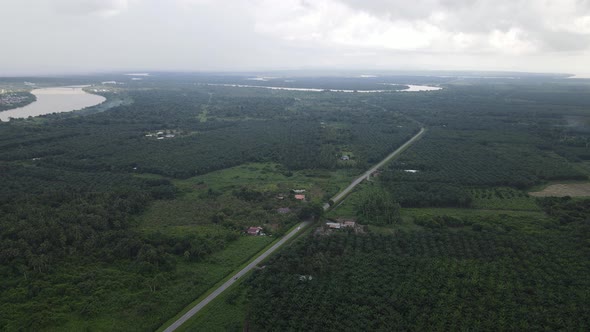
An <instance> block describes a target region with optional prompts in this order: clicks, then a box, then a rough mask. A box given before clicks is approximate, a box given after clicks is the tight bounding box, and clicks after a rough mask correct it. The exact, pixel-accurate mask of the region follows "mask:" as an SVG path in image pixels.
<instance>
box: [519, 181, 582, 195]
mask: <svg viewBox="0 0 590 332" xmlns="http://www.w3.org/2000/svg"><path fill="white" fill-rule="evenodd" d="M529 195H531V196H535V197H549V196H552V197H563V196H571V197H584V196H590V182H587V183H558V184H552V185H549V186H548V187H547V188H545V189H543V190H542V191H536V192H530V193H529Z"/></svg>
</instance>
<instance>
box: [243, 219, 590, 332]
mask: <svg viewBox="0 0 590 332" xmlns="http://www.w3.org/2000/svg"><path fill="white" fill-rule="evenodd" d="M422 223H423V224H424V226H426V227H427V228H426V229H425V230H423V231H418V232H397V233H396V235H377V234H370V235H352V234H346V233H339V234H333V235H330V236H313V237H309V238H307V239H306V240H305V241H302V242H300V243H297V244H296V245H295V247H294V248H293V249H292V250H290V251H285V252H282V253H281V254H279V255H278V256H276V257H275V258H274V259H272V260H271V262H270V263H269V264H267V266H266V268H265V269H263V270H260V271H257V272H256V273H255V274H254V276H253V277H252V278H251V279H250V280H249V282H248V284H249V285H250V291H249V304H248V308H249V311H248V316H247V318H246V321H245V324H246V325H247V326H248V327H249V328H250V329H252V330H256V331H269V330H306V331H319V330H322V331H323V330H326V331H344V330H366V329H368V330H419V331H427V330H461V329H478V330H496V329H506V330H563V329H565V330H576V329H585V327H586V326H588V324H589V323H590V315H589V312H588V310H587V305H586V303H587V302H588V300H590V299H589V298H588V293H587V292H586V291H585V289H587V288H588V287H590V284H589V282H588V280H587V278H586V277H585V275H587V273H588V272H590V264H589V263H588V260H587V259H586V255H585V254H584V253H583V252H580V251H579V249H578V247H577V243H580V242H581V241H582V240H581V239H580V240H576V237H578V235H577V234H578V231H579V230H578V228H577V226H576V227H573V225H572V228H571V229H570V228H564V227H561V226H559V223H558V222H551V223H549V224H544V225H540V224H538V220H530V221H527V222H526V224H527V225H529V226H526V227H523V225H524V224H523V221H522V220H519V219H518V218H510V220H502V217H500V218H499V217H493V218H487V219H486V220H480V221H478V222H475V223H474V222H473V221H471V220H464V219H458V218H450V217H449V218H442V217H441V218H435V219H428V220H426V219H425V220H424V221H423V222H422ZM500 225H502V226H500ZM547 226H549V227H550V229H547V228H545V227H547ZM527 227H529V228H528V230H527ZM530 227H532V228H530ZM584 239H585V241H587V239H588V238H587V233H586V237H585V238H584ZM302 276H303V277H302Z"/></svg>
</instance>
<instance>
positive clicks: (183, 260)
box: [0, 74, 590, 331]
mask: <svg viewBox="0 0 590 332" xmlns="http://www.w3.org/2000/svg"><path fill="white" fill-rule="evenodd" d="M109 79H111V78H109ZM112 79H113V80H118V81H122V80H124V79H125V78H124V77H121V76H117V75H113V77H112ZM28 80H30V79H28ZM105 80H106V79H105V78H104V77H78V78H64V79H57V78H55V79H53V78H39V80H36V82H38V83H39V84H40V85H41V86H52V85H54V84H55V85H58V84H92V85H93V86H96V87H99V88H104V89H107V88H108V89H109V90H108V91H109V92H105V93H101V94H103V95H104V96H105V97H106V98H107V102H106V103H105V104H103V105H99V106H95V107H91V108H88V109H85V110H83V111H80V112H68V113H58V114H50V115H43V116H39V117H35V118H29V119H13V120H11V121H8V122H0V280H2V281H1V282H0V306H2V308H3V309H2V310H0V330H7V331H18V330H31V331H32V330H34V331H61V330H97V331H107V330H108V331H116V330H118V331H152V330H157V329H159V328H161V327H162V326H163V325H164V324H165V323H166V322H167V321H169V320H170V319H171V318H173V317H174V316H175V315H177V314H178V313H179V312H181V311H182V310H183V309H184V308H185V307H186V306H187V305H189V304H190V303H191V302H193V301H195V300H196V299H198V298H199V297H201V296H202V295H204V294H206V293H207V292H209V291H211V289H212V287H213V286H215V285H216V284H218V283H219V282H221V281H222V280H224V278H227V277H228V276H229V275H230V274H231V273H232V272H234V271H236V270H237V269H238V268H239V267H240V266H242V265H244V264H245V263H246V262H248V260H250V259H251V258H253V257H255V256H256V255H257V254H259V253H260V252H261V251H262V250H263V249H264V248H268V247H269V246H270V245H272V244H273V243H275V241H276V239H278V238H280V237H281V236H282V235H283V234H285V233H286V232H287V231H288V230H290V229H292V228H294V227H295V226H296V225H297V223H298V222H299V221H302V220H310V219H313V218H312V217H316V218H315V220H316V221H315V223H313V224H312V225H311V226H309V227H308V228H309V230H306V231H305V232H304V234H303V235H301V236H300V237H299V238H297V239H296V240H295V241H294V242H293V243H292V244H290V245H288V246H287V247H285V248H283V249H281V252H280V253H279V254H277V255H275V256H273V257H271V258H270V259H269V260H268V261H266V262H264V266H265V267H264V268H263V269H259V270H257V271H255V272H254V273H252V274H251V275H249V276H248V278H247V280H246V281H243V282H241V283H240V284H239V285H237V286H236V287H235V288H233V289H231V290H229V291H228V293H227V294H226V295H224V296H225V299H224V300H220V301H221V302H218V303H217V304H216V303H215V302H214V303H212V305H216V306H218V307H220V308H221V309H220V310H227V312H232V313H236V314H235V315H232V317H230V318H227V317H224V316H219V319H218V320H217V321H215V320H214V319H213V318H212V320H210V321H208V322H207V324H208V325H206V326H208V327H207V330H227V329H230V330H231V329H233V330H240V329H242V328H244V327H247V328H248V329H249V330H251V331H261V330H262V331H264V330H334V331H335V330H361V329H370V330H455V329H470V328H473V329H486V330H489V329H497V328H500V329H504V330H586V329H588V323H589V320H590V315H589V312H588V309H587V306H586V305H585V303H587V302H588V300H589V299H588V289H589V286H590V285H588V281H587V278H586V277H585V276H586V275H588V273H589V272H590V266H589V265H588V262H589V261H590V260H588V258H589V256H588V255H589V254H590V252H589V249H590V247H589V245H590V242H589V235H590V234H589V233H588V231H589V229H590V228H589V227H590V225H589V222H590V215H589V214H588V211H590V209H589V207H588V204H589V202H590V201H589V200H588V199H586V198H584V197H569V196H568V195H562V196H565V197H548V198H535V197H533V196H531V195H529V192H530V191H533V190H542V189H543V188H544V187H545V186H547V185H548V184H552V183H565V184H567V183H587V181H588V176H589V175H590V148H589V145H588V144H589V143H588V142H590V113H588V112H589V110H590V99H589V98H588V95H590V94H589V93H590V85H589V84H586V83H584V82H579V83H572V82H570V81H567V80H563V79H558V78H543V77H535V78H523V79H522V80H503V79H494V80H484V81H482V80H479V79H465V78H463V79H461V78H452V79H451V78H440V77H439V78H435V77H432V78H427V77H422V76H420V77H418V76H416V77H411V76H407V77H406V76H404V77H384V78H382V79H376V78H371V79H359V78H350V77H349V78H334V77H329V78H322V77H306V78H300V79H299V80H297V81H296V82H292V83H289V82H287V81H286V80H282V81H281V82H276V81H272V80H271V81H269V82H264V83H260V82H256V83H260V84H266V85H268V86H285V87H294V88H300V87H313V88H318V89H336V90H338V89H344V90H371V89H380V88H379V87H381V88H382V87H383V82H382V80H385V81H386V82H385V83H387V87H388V89H387V90H395V89H402V90H403V88H405V87H406V86H407V84H431V85H433V84H436V85H439V86H440V87H442V88H443V89H441V90H439V91H430V92H395V91H390V92H379V93H355V92H330V91H318V92H315V91H288V90H270V89H264V88H240V87H230V86H223V85H220V84H249V83H248V81H247V78H246V77H243V76H239V75H236V76H232V75H221V76H215V75H205V74H191V75H189V74H186V75H172V74H170V75H166V74H161V75H160V76H154V77H150V78H149V79H145V80H142V81H131V80H127V81H126V83H125V84H120V85H117V86H116V87H109V86H105V85H104V84H101V82H102V81H105ZM5 83H6V84H11V85H12V86H16V87H18V83H17V80H16V79H15V80H7V82H5ZM208 83H211V84H214V85H211V84H208ZM250 83H252V82H250ZM279 83H280V84H279ZM276 84H279V85H276ZM253 85H254V84H253ZM256 85H258V84H256ZM29 102H30V101H29ZM0 110H1V109H0ZM421 128H425V130H426V132H425V134H424V135H423V137H422V138H421V139H420V140H418V141H417V142H416V143H415V144H413V145H412V146H411V147H409V148H408V149H407V150H405V151H404V152H403V153H402V154H401V155H400V156H399V157H398V158H396V159H394V160H393V161H391V162H390V163H388V164H387V165H385V166H383V167H382V168H381V169H380V170H379V171H378V172H377V173H376V174H373V176H371V177H370V180H369V181H365V182H363V184H361V185H360V186H359V187H357V189H355V191H354V192H352V193H351V194H350V195H349V196H348V197H347V198H346V199H345V200H344V201H343V202H341V204H338V205H336V206H334V207H333V208H332V209H331V210H330V211H327V212H326V214H325V218H324V217H322V218H319V220H317V219H318V218H317V217H318V216H320V215H321V213H320V212H319V211H320V210H321V206H322V205H323V204H324V203H327V202H328V201H329V200H330V198H332V197H333V196H334V195H336V194H337V193H338V192H340V191H341V190H342V189H344V188H345V187H346V186H348V184H350V182H351V181H352V180H353V179H355V178H356V177H358V176H359V175H361V174H362V173H363V172H365V171H366V170H367V169H369V168H370V167H371V166H373V165H375V164H376V163H378V162H379V161H381V160H382V159H383V158H385V157H386V156H387V155H388V154H390V153H391V152H392V151H394V150H395V149H396V148H398V147H399V146H401V145H402V144H403V143H404V142H406V141H407V140H409V139H410V138H411V137H413V136H414V135H415V134H416V133H418V132H419V130H420V129H421ZM295 190H297V192H304V194H305V198H304V199H303V200H298V199H295V197H294V193H295ZM338 218H348V219H354V220H355V221H356V222H357V223H358V224H359V225H360V227H359V228H358V229H355V230H350V229H348V230H346V229H342V230H334V231H324V230H323V229H324V228H325V227H324V226H323V223H325V222H326V221H330V220H334V219H338ZM251 226H260V227H262V229H263V233H264V234H266V235H264V236H247V235H246V234H245V231H246V229H248V227H251ZM308 277H310V278H308ZM212 317H218V316H212ZM197 318H198V317H197ZM199 319H201V318H198V319H196V320H193V321H189V322H188V323H187V326H186V329H187V330H202V325H200V324H201V321H200V320H199ZM203 326H205V325H203Z"/></svg>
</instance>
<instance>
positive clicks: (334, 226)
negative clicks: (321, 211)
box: [326, 222, 342, 229]
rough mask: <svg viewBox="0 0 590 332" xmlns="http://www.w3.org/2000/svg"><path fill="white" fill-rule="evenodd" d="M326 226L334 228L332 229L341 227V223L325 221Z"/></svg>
mask: <svg viewBox="0 0 590 332" xmlns="http://www.w3.org/2000/svg"><path fill="white" fill-rule="evenodd" d="M326 226H328V228H334V229H340V228H342V224H340V223H339V222H327V223H326Z"/></svg>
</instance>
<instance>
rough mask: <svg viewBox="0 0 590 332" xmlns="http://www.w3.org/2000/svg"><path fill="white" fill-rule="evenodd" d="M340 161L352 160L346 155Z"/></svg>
mask: <svg viewBox="0 0 590 332" xmlns="http://www.w3.org/2000/svg"><path fill="white" fill-rule="evenodd" d="M340 160H350V157H349V156H347V155H344V156H342V157H340Z"/></svg>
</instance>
